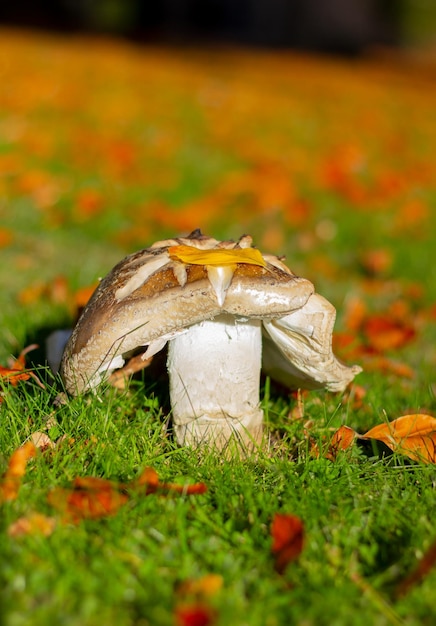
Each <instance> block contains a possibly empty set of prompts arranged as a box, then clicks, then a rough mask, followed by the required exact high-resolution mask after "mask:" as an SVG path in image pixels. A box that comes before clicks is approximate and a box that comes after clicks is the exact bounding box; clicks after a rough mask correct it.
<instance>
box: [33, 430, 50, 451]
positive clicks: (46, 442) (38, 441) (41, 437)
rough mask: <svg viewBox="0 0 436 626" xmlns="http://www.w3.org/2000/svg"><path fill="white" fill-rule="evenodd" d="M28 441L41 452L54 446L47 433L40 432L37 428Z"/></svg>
mask: <svg viewBox="0 0 436 626" xmlns="http://www.w3.org/2000/svg"><path fill="white" fill-rule="evenodd" d="M30 441H31V442H32V443H33V444H34V446H35V448H38V450H41V452H44V450H49V449H52V448H54V447H55V443H54V441H52V440H51V439H50V437H49V436H48V435H47V433H42V432H40V431H38V430H37V431H35V432H34V433H32V434H31V436H30Z"/></svg>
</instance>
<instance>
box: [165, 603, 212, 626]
mask: <svg viewBox="0 0 436 626" xmlns="http://www.w3.org/2000/svg"><path fill="white" fill-rule="evenodd" d="M174 617H175V621H176V625H177V626H211V624H213V623H214V622H215V618H216V612H215V611H214V610H213V609H211V608H210V607H209V606H206V605H205V604H202V603H190V604H185V603H183V604H179V605H178V606H176V608H175V611H174Z"/></svg>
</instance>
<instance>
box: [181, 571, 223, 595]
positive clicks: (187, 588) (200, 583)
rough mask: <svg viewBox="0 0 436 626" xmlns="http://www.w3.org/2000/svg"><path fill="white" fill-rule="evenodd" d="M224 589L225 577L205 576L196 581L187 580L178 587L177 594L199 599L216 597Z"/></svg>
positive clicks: (217, 575) (216, 575)
mask: <svg viewBox="0 0 436 626" xmlns="http://www.w3.org/2000/svg"><path fill="white" fill-rule="evenodd" d="M222 587H223V577H222V576H220V575H219V574H205V576H202V577H201V578H197V579H195V580H191V579H189V580H185V581H183V583H182V584H181V585H180V586H179V587H178V589H177V593H178V594H180V595H184V596H187V595H190V596H197V597H202V598H205V597H210V596H214V595H216V594H217V593H218V592H219V591H221V589H222Z"/></svg>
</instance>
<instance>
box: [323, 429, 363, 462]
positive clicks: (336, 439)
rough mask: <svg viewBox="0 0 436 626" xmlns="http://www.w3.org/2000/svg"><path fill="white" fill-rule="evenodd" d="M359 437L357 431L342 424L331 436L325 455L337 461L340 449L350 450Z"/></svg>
mask: <svg viewBox="0 0 436 626" xmlns="http://www.w3.org/2000/svg"><path fill="white" fill-rule="evenodd" d="M356 437H357V433H356V431H354V430H353V429H352V428H350V427H349V426H340V427H339V428H338V430H337V431H336V432H335V433H334V435H333V437H332V438H331V441H330V445H329V448H328V450H327V452H326V454H325V457H326V458H327V459H329V460H330V461H335V460H336V457H337V456H338V452H339V450H348V448H350V446H351V445H352V444H353V443H354V440H355V439H356Z"/></svg>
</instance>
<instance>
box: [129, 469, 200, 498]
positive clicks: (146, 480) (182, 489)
mask: <svg viewBox="0 0 436 626" xmlns="http://www.w3.org/2000/svg"><path fill="white" fill-rule="evenodd" d="M132 485H133V487H134V488H135V487H144V486H145V493H146V494H147V495H148V494H150V493H156V492H157V491H159V492H161V493H165V492H167V493H168V492H171V491H175V492H176V493H181V494H183V495H186V496H190V495H201V494H203V493H206V491H207V486H206V485H205V484H204V483H194V484H193V485H179V484H177V483H164V482H160V480H159V477H158V475H157V472H156V470H154V469H153V468H152V467H146V468H145V470H144V471H143V472H142V474H141V475H140V477H139V478H138V479H137V480H136V481H135V482H133V483H132Z"/></svg>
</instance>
